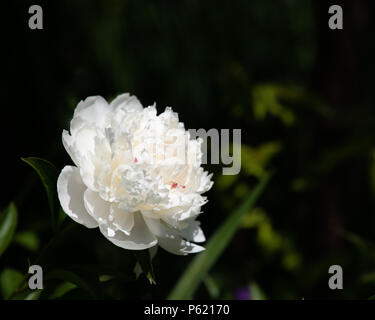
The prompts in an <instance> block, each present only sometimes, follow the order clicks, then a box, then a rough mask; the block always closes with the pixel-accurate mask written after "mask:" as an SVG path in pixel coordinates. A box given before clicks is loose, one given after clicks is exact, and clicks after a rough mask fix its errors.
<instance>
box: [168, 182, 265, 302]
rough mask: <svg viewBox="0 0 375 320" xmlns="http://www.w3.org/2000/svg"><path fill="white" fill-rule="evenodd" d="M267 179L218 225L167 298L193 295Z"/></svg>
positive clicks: (185, 297) (252, 204)
mask: <svg viewBox="0 0 375 320" xmlns="http://www.w3.org/2000/svg"><path fill="white" fill-rule="evenodd" d="M269 179H270V175H267V176H265V177H264V178H263V179H262V180H261V181H260V182H259V183H258V185H257V186H256V187H255V189H254V191H253V192H252V193H251V194H250V196H249V197H248V198H247V199H246V200H245V201H244V202H243V203H242V205H241V206H240V207H239V208H238V209H237V210H236V211H235V212H234V213H233V214H231V215H230V216H229V217H228V218H227V219H226V221H225V222H224V223H223V224H222V225H221V227H219V229H218V230H217V231H216V232H215V233H214V235H213V236H212V237H211V239H210V240H209V241H208V243H207V246H206V250H205V251H203V252H202V253H199V254H198V255H197V256H196V257H194V259H193V261H192V262H191V263H190V265H189V266H188V268H187V269H186V270H185V272H184V274H183V275H182V277H181V278H180V279H179V281H178V282H177V284H176V285H175V287H174V288H173V290H172V292H171V293H170V294H169V296H168V297H167V299H168V300H186V299H191V298H192V297H193V294H194V292H195V291H196V289H197V288H198V286H199V284H200V283H201V282H202V281H203V279H204V277H205V276H206V275H207V273H208V271H209V270H210V269H211V267H212V266H213V265H214V264H215V262H216V261H217V259H218V258H219V257H220V255H221V253H222V252H223V251H224V250H225V248H226V247H227V245H228V244H229V242H230V240H231V239H232V238H233V236H234V234H235V232H236V230H237V229H238V227H239V225H240V224H241V218H242V217H243V215H244V214H245V213H246V212H248V211H249V210H251V209H252V208H253V207H254V205H255V203H256V201H257V200H258V198H259V197H260V195H261V194H262V192H263V190H264V189H265V187H266V185H267V183H268V181H269Z"/></svg>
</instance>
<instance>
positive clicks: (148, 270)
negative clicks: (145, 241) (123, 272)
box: [134, 249, 156, 284]
mask: <svg viewBox="0 0 375 320" xmlns="http://www.w3.org/2000/svg"><path fill="white" fill-rule="evenodd" d="M134 255H135V257H136V259H137V262H138V264H139V266H140V268H141V269H142V272H143V273H144V275H145V276H146V277H147V279H148V280H149V281H150V284H156V281H155V273H154V267H153V265H152V257H151V253H150V251H149V250H148V249H146V250H140V251H136V252H134Z"/></svg>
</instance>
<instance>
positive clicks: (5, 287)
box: [0, 269, 23, 299]
mask: <svg viewBox="0 0 375 320" xmlns="http://www.w3.org/2000/svg"><path fill="white" fill-rule="evenodd" d="M22 280H23V274H22V273H21V272H19V271H17V270H14V269H4V270H3V271H2V272H1V274H0V289H1V294H2V296H3V298H4V299H8V298H9V297H10V296H11V295H12V293H13V292H15V291H16V289H17V288H18V286H19V285H20V284H21V282H22Z"/></svg>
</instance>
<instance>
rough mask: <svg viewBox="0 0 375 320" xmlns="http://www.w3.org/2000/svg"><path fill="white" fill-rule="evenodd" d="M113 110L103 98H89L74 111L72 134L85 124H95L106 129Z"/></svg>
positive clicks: (71, 125)
mask: <svg viewBox="0 0 375 320" xmlns="http://www.w3.org/2000/svg"><path fill="white" fill-rule="evenodd" d="M110 111H111V108H110V107H109V106H108V103H107V101H106V100H105V99H104V98H102V97H101V96H93V97H88V98H86V99H85V101H81V102H80V103H78V106H77V108H76V109H75V110H74V115H73V119H72V121H71V122H70V132H71V133H72V135H74V134H75V132H76V131H78V130H79V129H80V128H81V127H82V125H84V124H87V123H88V124H93V125H95V126H96V127H98V128H104V127H105V125H106V123H107V120H108V119H107V116H108V115H109V113H110Z"/></svg>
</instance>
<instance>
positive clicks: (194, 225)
mask: <svg viewBox="0 0 375 320" xmlns="http://www.w3.org/2000/svg"><path fill="white" fill-rule="evenodd" d="M200 224H201V223H200V222H199V221H191V222H190V223H189V226H188V227H187V228H186V229H183V230H182V236H183V237H184V238H185V239H187V240H189V241H194V242H204V241H206V237H205V236H204V233H203V230H202V229H201V227H200Z"/></svg>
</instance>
